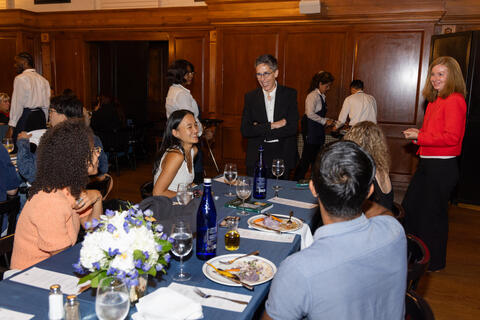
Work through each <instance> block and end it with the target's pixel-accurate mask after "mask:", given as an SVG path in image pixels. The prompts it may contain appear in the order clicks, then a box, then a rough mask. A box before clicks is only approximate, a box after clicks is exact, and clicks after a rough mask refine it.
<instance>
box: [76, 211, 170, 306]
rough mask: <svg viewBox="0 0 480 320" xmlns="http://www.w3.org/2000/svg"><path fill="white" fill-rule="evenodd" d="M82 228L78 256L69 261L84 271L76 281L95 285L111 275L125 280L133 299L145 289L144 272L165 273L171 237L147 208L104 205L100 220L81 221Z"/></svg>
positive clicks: (154, 274)
mask: <svg viewBox="0 0 480 320" xmlns="http://www.w3.org/2000/svg"><path fill="white" fill-rule="evenodd" d="M85 229H86V230H87V234H86V235H85V239H84V240H83V243H82V248H81V250H80V259H79V261H78V262H77V263H75V264H74V265H73V267H74V269H75V272H77V273H78V274H87V273H88V274H87V275H85V276H84V277H83V278H81V279H80V280H79V284H81V283H84V282H86V281H88V280H90V286H91V287H93V288H96V287H97V286H98V284H99V283H100V280H102V279H103V278H105V277H107V276H113V277H116V278H119V279H121V280H123V281H124V282H125V283H126V285H127V287H128V288H129V291H130V301H132V302H135V301H137V300H138V299H139V298H140V297H141V296H142V295H143V294H142V291H143V293H144V292H145V289H146V286H147V276H148V275H152V276H156V275H157V272H163V273H166V271H165V268H166V267H167V265H168V262H169V261H170V254H169V253H168V252H169V251H170V249H171V248H172V241H173V240H172V239H171V238H168V236H167V234H166V233H165V232H164V230H163V226H162V225H161V224H156V223H155V218H154V217H153V212H152V211H151V210H145V211H142V210H140V209H139V207H138V205H134V206H131V207H130V208H129V209H128V210H125V211H113V210H108V209H107V210H106V211H105V214H104V215H101V216H100V220H97V219H93V220H92V222H91V223H89V222H87V223H85Z"/></svg>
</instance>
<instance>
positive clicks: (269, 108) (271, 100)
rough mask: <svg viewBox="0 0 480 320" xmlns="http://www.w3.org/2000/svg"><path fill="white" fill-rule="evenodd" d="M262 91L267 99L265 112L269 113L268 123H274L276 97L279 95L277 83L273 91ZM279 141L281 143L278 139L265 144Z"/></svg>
mask: <svg viewBox="0 0 480 320" xmlns="http://www.w3.org/2000/svg"><path fill="white" fill-rule="evenodd" d="M262 91H263V97H264V99H265V111H266V112H267V119H268V122H270V123H272V122H274V121H273V116H274V113H275V97H276V95H277V82H275V88H274V89H273V90H272V91H270V92H267V91H265V90H263V89H262ZM278 141H279V140H278V139H274V140H265V142H267V143H273V142H278Z"/></svg>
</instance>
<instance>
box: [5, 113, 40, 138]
mask: <svg viewBox="0 0 480 320" xmlns="http://www.w3.org/2000/svg"><path fill="white" fill-rule="evenodd" d="M46 128H47V119H46V118H45V113H44V112H43V110H42V108H35V109H29V108H25V109H23V112H22V116H21V117H20V119H18V122H17V125H16V126H15V129H14V130H13V136H12V138H13V141H14V142H17V136H18V134H19V133H20V132H22V131H27V132H29V131H33V130H39V129H46Z"/></svg>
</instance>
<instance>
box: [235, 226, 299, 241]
mask: <svg viewBox="0 0 480 320" xmlns="http://www.w3.org/2000/svg"><path fill="white" fill-rule="evenodd" d="M237 230H238V233H240V238H246V239H254V240H264V241H273V242H287V243H290V242H292V241H293V240H294V239H295V235H293V234H288V233H285V232H284V233H281V234H279V233H274V232H265V231H256V230H249V229H242V228H238V229H237Z"/></svg>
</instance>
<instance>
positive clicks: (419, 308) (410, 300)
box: [405, 290, 435, 320]
mask: <svg viewBox="0 0 480 320" xmlns="http://www.w3.org/2000/svg"><path fill="white" fill-rule="evenodd" d="M405 320H435V317H434V316H433V312H432V308H430V305H429V304H428V303H427V301H425V299H423V298H422V297H420V296H419V295H418V294H417V293H416V292H415V291H413V290H407V293H406V295H405Z"/></svg>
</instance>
